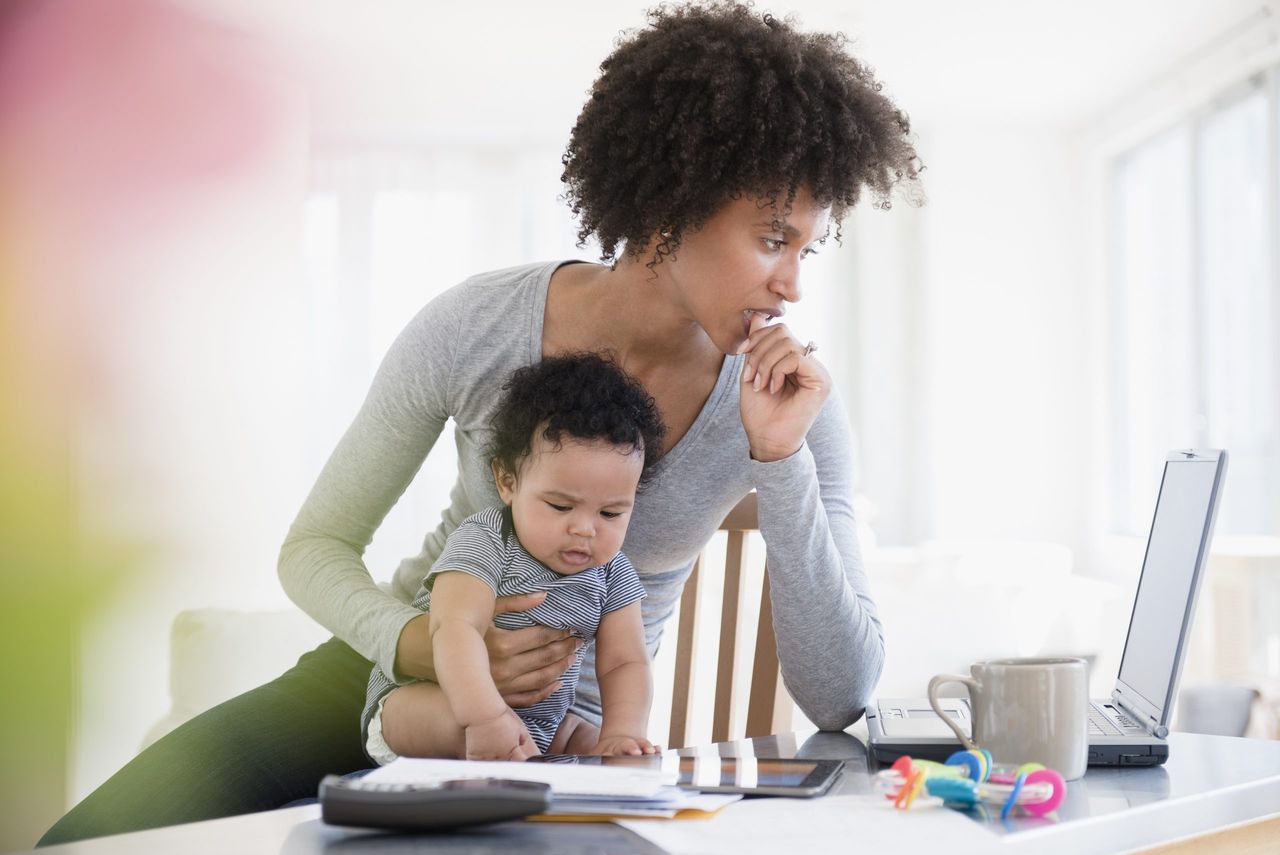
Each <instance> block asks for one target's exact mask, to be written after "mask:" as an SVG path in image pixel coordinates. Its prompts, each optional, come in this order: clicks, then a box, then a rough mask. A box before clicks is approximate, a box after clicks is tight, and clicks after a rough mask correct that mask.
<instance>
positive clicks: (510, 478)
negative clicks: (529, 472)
mask: <svg viewBox="0 0 1280 855" xmlns="http://www.w3.org/2000/svg"><path fill="white" fill-rule="evenodd" d="M489 466H490V468H491V469H493V483H494V485H495V486H496V487H497V488H498V498H500V499H502V503H503V504H504V505H509V504H511V500H512V499H513V498H515V494H516V476H515V475H513V474H512V473H510V472H508V471H507V468H506V467H505V466H503V465H502V463H501V462H500V461H498V460H496V459H494V460H491V461H489Z"/></svg>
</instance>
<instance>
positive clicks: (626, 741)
mask: <svg viewBox="0 0 1280 855" xmlns="http://www.w3.org/2000/svg"><path fill="white" fill-rule="evenodd" d="M661 751H662V749H661V748H659V747H657V746H655V745H654V744H653V743H652V742H650V741H649V740H647V739H645V738H644V737H635V736H602V737H600V741H599V742H597V743H596V747H595V748H594V749H592V751H591V753H592V754H630V755H633V756H634V755H640V754H659V753H661Z"/></svg>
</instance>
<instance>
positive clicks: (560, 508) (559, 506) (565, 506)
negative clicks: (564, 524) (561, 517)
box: [547, 502, 572, 514]
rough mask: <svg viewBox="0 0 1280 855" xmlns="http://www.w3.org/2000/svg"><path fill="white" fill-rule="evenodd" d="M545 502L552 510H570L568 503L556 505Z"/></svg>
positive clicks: (563, 511)
mask: <svg viewBox="0 0 1280 855" xmlns="http://www.w3.org/2000/svg"><path fill="white" fill-rule="evenodd" d="M547 504H548V505H550V506H551V509H552V510H556V511H559V512H560V513H562V514H563V513H566V512H568V511H570V510H572V509H571V508H570V507H569V506H568V505H557V504H555V503H553V502H547Z"/></svg>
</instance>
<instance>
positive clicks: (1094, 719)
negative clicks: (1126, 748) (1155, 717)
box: [1089, 704, 1142, 736]
mask: <svg viewBox="0 0 1280 855" xmlns="http://www.w3.org/2000/svg"><path fill="white" fill-rule="evenodd" d="M1111 709H1112V711H1113V713H1114V714H1115V717H1116V721H1118V722H1119V723H1120V725H1121V727H1123V728H1124V729H1123V730H1121V729H1120V727H1116V725H1115V724H1114V723H1112V721H1111V719H1110V718H1109V717H1108V716H1107V715H1106V714H1105V713H1104V712H1102V710H1100V709H1098V707H1097V705H1096V704H1094V705H1091V706H1090V707H1089V734H1090V735H1091V736H1124V735H1126V734H1128V733H1132V732H1133V731H1135V730H1141V729H1142V728H1141V727H1140V726H1139V725H1138V723H1137V722H1136V721H1134V720H1133V719H1131V718H1129V717H1128V716H1127V715H1125V714H1124V713H1122V712H1121V711H1120V710H1118V709H1115V708H1114V707H1112V708H1111Z"/></svg>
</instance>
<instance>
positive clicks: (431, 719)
mask: <svg viewBox="0 0 1280 855" xmlns="http://www.w3.org/2000/svg"><path fill="white" fill-rule="evenodd" d="M382 738H383V739H384V740H386V743H387V747H389V748H390V749H391V750H392V751H394V752H395V753H397V754H399V755H400V756H401V757H458V758H461V757H466V756H467V742H466V733H465V731H464V730H463V728H462V727H461V725H459V724H458V722H457V720H456V719H454V717H453V710H452V709H450V708H449V699H448V698H446V697H445V695H444V690H443V689H441V688H440V687H439V686H438V685H437V684H435V683H410V684H409V685H407V686H400V687H399V688H397V689H393V690H392V691H391V694H389V695H387V699H386V701H384V702H383V704H382Z"/></svg>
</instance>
